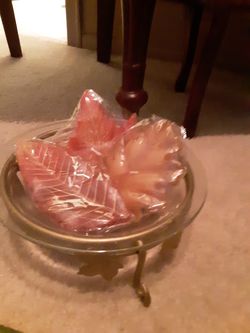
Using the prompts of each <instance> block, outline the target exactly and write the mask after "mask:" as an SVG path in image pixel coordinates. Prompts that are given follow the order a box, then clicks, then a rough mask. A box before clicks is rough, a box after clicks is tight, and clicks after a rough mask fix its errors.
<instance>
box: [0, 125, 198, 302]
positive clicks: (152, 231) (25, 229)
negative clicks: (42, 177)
mask: <svg viewBox="0 0 250 333" xmlns="http://www.w3.org/2000/svg"><path fill="white" fill-rule="evenodd" d="M53 133H54V132H52V131H50V132H47V133H44V134H42V135H39V137H40V138H42V139H44V138H47V137H49V136H51V135H53ZM17 171H18V165H17V162H16V158H15V154H12V155H11V156H10V157H9V158H8V160H7V161H6V162H5V164H4V167H3V169H2V172H1V177H0V190H1V194H2V199H3V201H4V203H5V206H6V208H7V214H6V218H4V219H3V221H2V222H3V223H4V224H5V225H6V226H7V228H8V229H10V230H11V231H14V232H15V233H17V234H18V235H19V236H21V237H23V238H25V239H26V240H29V241H31V242H33V243H36V244H39V245H43V246H46V247H49V248H54V249H56V250H59V251H62V252H66V253H70V254H77V255H78V254H84V255H87V256H88V255H91V256H92V257H93V256H95V257H96V256H98V257H99V258H101V259H102V258H104V257H105V258H115V257H117V256H130V255H134V254H137V265H136V268H135V272H134V275H133V283H132V285H133V288H134V289H135V292H136V294H137V295H138V297H139V299H140V300H141V302H142V304H143V305H144V306H146V307H148V306H149V305H150V303H151V297H150V293H149V290H148V288H147V287H146V285H145V284H144V283H143V282H142V274H143V269H144V266H145V261H146V255H147V250H149V249H152V248H154V247H155V246H157V245H160V244H163V243H164V246H165V244H166V247H170V248H173V244H174V248H175V247H176V246H177V244H178V242H179V240H180V235H181V233H182V231H183V229H184V228H185V227H186V226H187V225H188V224H189V223H191V222H192V220H193V219H194V218H195V216H196V215H197V214H198V212H199V211H200V209H201V208H202V206H203V203H204V200H203V199H202V200H200V203H199V206H198V207H197V209H196V210H195V213H192V214H193V215H192V214H191V215H192V216H191V217H190V216H189V217H188V218H187V215H188V214H189V210H190V207H191V205H192V200H193V195H194V189H195V185H196V184H195V177H194V176H195V171H193V170H192V165H189V164H188V166H187V174H186V176H185V188H186V190H185V192H186V193H185V197H184V199H183V201H182V202H181V204H180V205H179V206H178V207H177V208H176V210H175V211H174V212H173V213H171V215H170V216H167V217H163V218H162V220H159V221H157V223H151V221H148V222H150V223H148V224H145V225H144V223H142V222H140V223H138V225H140V227H139V228H137V226H135V227H134V226H133V227H132V229H131V230H130V231H129V232H127V233H124V232H123V233H120V234H119V232H118V234H111V235H104V236H102V237H89V236H79V235H77V236H76V235H74V234H69V233H66V232H63V231H61V230H55V229H53V228H51V227H50V226H45V225H44V224H41V222H40V221H39V219H37V218H36V216H35V215H29V214H27V212H26V211H25V209H23V207H22V206H21V205H20V203H19V201H20V197H21V196H26V194H25V191H24V189H23V187H22V185H21V183H20V181H19V179H18V177H17ZM26 198H27V199H28V197H27V196H26ZM119 268H121V266H119V265H118V266H117V269H116V271H118V269H119ZM78 273H79V274H84V275H86V274H85V273H86V272H85V270H84V269H82V267H80V269H79V272H78ZM92 273H93V272H92ZM95 274H100V275H102V276H103V274H102V272H101V271H100V272H95ZM95 274H91V275H95ZM113 275H115V274H113ZM113 275H112V276H111V277H113Z"/></svg>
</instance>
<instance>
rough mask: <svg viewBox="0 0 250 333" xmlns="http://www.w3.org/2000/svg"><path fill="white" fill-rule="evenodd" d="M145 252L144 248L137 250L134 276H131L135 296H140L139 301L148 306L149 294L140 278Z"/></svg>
mask: <svg viewBox="0 0 250 333" xmlns="http://www.w3.org/2000/svg"><path fill="white" fill-rule="evenodd" d="M146 254H147V252H146V251H145V250H141V249H140V250H139V251H138V252H137V256H138V261H137V266H136V270H135V273H134V278H133V288H134V289H135V292H136V294H137V296H138V297H139V298H140V301H141V302H142V304H143V305H144V306H145V307H148V306H149V305H150V303H151V296H150V293H149V290H148V288H147V287H146V285H145V284H144V283H143V282H142V281H141V279H142V273H143V268H144V264H145V260H146Z"/></svg>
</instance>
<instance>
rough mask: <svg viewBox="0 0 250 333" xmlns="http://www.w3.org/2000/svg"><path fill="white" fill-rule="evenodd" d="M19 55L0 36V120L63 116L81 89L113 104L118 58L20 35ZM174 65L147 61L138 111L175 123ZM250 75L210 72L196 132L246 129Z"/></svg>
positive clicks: (181, 103)
mask: <svg viewBox="0 0 250 333" xmlns="http://www.w3.org/2000/svg"><path fill="white" fill-rule="evenodd" d="M21 41H22V46H23V52H24V57H23V58H22V59H11V58H10V57H9V52H8V49H7V47H6V42H5V40H4V37H3V36H2V35H0V43H1V48H0V68H1V80H0V98H1V103H0V119H2V120H7V121H34V120H35V121H48V120H54V119H62V118H65V117H68V116H69V115H70V114H71V112H72V110H73V108H74V106H75V104H76V102H77V100H78V98H79V97H80V95H81V93H82V91H83V90H84V89H86V88H94V89H95V90H96V91H97V92H99V93H100V94H101V95H102V96H103V97H105V98H106V99H107V100H108V101H109V103H110V104H111V105H112V107H113V108H115V107H116V108H117V105H116V103H115V100H114V96H115V93H116V92H117V90H118V88H119V86H120V82H121V70H120V59H119V58H116V57H114V58H113V62H112V64H111V65H104V64H100V63H97V62H96V55H95V53H94V52H91V51H87V50H82V49H76V48H72V47H68V46H66V45H64V44H60V43H58V44H57V43H55V42H51V41H49V40H44V39H41V38H35V37H24V36H21ZM178 70H179V64H176V63H165V62H162V61H156V60H151V61H149V64H148V69H147V75H146V82H145V87H146V89H147V90H148V92H149V101H148V103H147V104H146V105H145V107H144V108H143V109H142V112H141V115H142V116H148V115H150V114H151V113H156V114H159V115H161V116H164V117H167V118H169V119H172V120H174V121H177V122H178V123H180V122H181V121H182V119H183V116H184V111H185V107H186V102H187V94H177V93H175V92H174V90H173V87H174V81H175V79H176V76H177V73H178ZM249 78H250V76H249V75H247V74H237V73H231V72H229V71H223V70H214V72H213V75H212V77H211V79H210V81H209V85H208V89H207V94H206V97H205V99H204V105H203V108H202V113H201V119H200V122H199V127H198V134H199V135H210V134H212V135H214V134H225V133H231V134H232V133H249V132H250V80H249Z"/></svg>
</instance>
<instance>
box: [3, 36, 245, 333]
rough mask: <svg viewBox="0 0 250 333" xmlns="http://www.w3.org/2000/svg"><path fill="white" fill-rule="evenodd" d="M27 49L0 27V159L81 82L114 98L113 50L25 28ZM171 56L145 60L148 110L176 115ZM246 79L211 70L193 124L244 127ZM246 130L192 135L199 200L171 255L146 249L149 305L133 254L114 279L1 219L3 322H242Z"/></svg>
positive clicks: (113, 328) (65, 109)
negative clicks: (28, 238)
mask: <svg viewBox="0 0 250 333" xmlns="http://www.w3.org/2000/svg"><path fill="white" fill-rule="evenodd" d="M21 41H22V46H23V51H24V57H23V58H22V59H20V60H15V59H11V58H10V57H9V54H8V49H7V47H6V43H5V41H4V38H3V36H0V42H1V47H0V69H1V80H0V99H1V102H0V119H1V120H2V121H1V122H0V138H1V144H2V145H1V153H2V154H1V158H0V159H1V162H3V156H4V151H5V150H6V145H5V143H6V142H7V141H8V139H9V138H11V137H12V136H14V135H16V134H17V133H18V132H20V131H22V130H23V129H27V128H29V126H31V125H30V124H24V123H19V124H18V123H11V122H12V121H22V122H34V121H51V120H53V119H62V118H65V117H67V116H69V115H70V114H71V112H72V110H73V108H74V106H75V104H76V101H77V100H78V98H79V96H80V94H81V92H82V90H83V89H85V88H94V89H96V90H97V91H98V92H99V93H100V94H102V95H103V96H104V97H105V98H107V99H108V100H109V102H110V103H111V104H112V105H113V107H117V105H116V104H115V101H114V94H115V92H116V91H117V89H118V87H119V85H120V79H121V71H120V59H119V58H113V62H112V64H111V65H110V66H106V65H103V64H98V63H96V60H95V54H94V53H93V52H90V51H86V50H80V49H75V48H70V47H67V46H65V45H63V44H56V43H53V42H51V41H46V40H42V39H39V38H34V37H21ZM178 68H179V65H178V64H173V63H164V62H160V61H150V62H149V66H148V70H147V75H146V82H145V86H146V88H147V90H148V91H149V95H150V98H149V102H148V104H147V105H146V106H145V107H144V108H143V113H142V114H143V115H145V116H147V115H149V114H150V113H152V112H154V113H157V114H160V115H163V116H165V117H168V118H170V119H172V120H175V121H177V122H181V120H182V118H183V114H184V110H185V105H186V101H187V95H186V94H176V93H174V91H173V84H174V80H175V78H176V75H177V72H178ZM249 106H250V100H249V79H248V76H247V75H245V74H237V73H230V72H228V71H223V70H218V69H217V70H215V71H214V72H213V75H212V77H211V80H210V83H209V86H208V89H207V94H206V98H205V100H204V106H203V109H202V114H201V119H200V122H199V129H198V134H200V135H216V134H232V133H238V134H243V133H250V130H249V129H250V112H249ZM249 145H250V135H246V136H244V135H238V136H213V137H211V136H210V137H199V138H197V139H194V140H192V146H193V149H194V151H195V153H196V154H197V156H199V158H200V159H201V161H202V162H203V164H204V165H205V168H206V171H207V178H208V189H209V192H208V198H207V203H206V205H205V207H204V209H203V211H202V212H201V214H200V216H199V217H198V218H197V219H196V221H195V222H194V224H193V225H192V226H191V227H190V228H189V229H188V230H187V231H186V232H185V234H184V236H183V238H182V242H181V244H180V246H179V248H178V250H177V252H176V253H175V256H174V257H172V256H171V255H166V254H161V255H158V256H153V254H151V260H150V262H149V265H148V267H147V271H146V274H145V281H146V283H147V284H148V286H149V287H150V290H151V294H152V305H151V307H150V308H149V309H145V308H143V307H142V306H141V304H140V303H139V302H138V300H137V299H136V297H135V296H134V293H133V290H132V289H131V287H130V286H129V283H130V277H131V273H132V267H133V264H134V261H133V258H132V259H131V260H130V262H129V263H128V266H126V268H125V269H124V270H122V271H121V272H120V274H119V275H118V276H117V277H116V278H115V279H114V281H113V282H112V283H108V282H106V281H104V280H102V279H101V278H87V277H83V276H78V275H76V272H77V269H78V267H79V264H80V262H81V261H80V259H79V258H75V259H73V258H71V257H68V256H62V255H61V254H57V253H54V252H51V251H48V250H44V249H42V248H39V247H37V246H35V245H32V244H30V243H27V242H24V241H22V240H21V239H18V238H17V237H15V236H14V235H11V234H9V232H8V231H7V230H5V228H3V227H2V226H0V244H1V251H0V324H3V325H7V326H11V327H13V328H16V329H19V330H22V331H23V332H24V333H59V332H60V333H71V332H72V333H85V332H86V333H96V332H99V331H101V332H103V333H106V332H107V333H118V332H124V333H130V332H132V333H133V332H145V333H151V332H152V333H161V332H162V333H166V332H167V333H190V332H193V333H200V332H204V333H248V332H250V284H249V271H250V242H249V234H250V224H249V213H250V206H249V197H250V187H249V182H250V178H249V175H250V174H249V167H250V151H249Z"/></svg>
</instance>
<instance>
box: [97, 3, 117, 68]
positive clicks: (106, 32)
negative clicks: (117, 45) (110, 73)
mask: <svg viewBox="0 0 250 333" xmlns="http://www.w3.org/2000/svg"><path fill="white" fill-rule="evenodd" d="M114 12H115V0H98V1H97V60H98V61H100V62H103V63H105V64H107V63H109V62H110V55H111V48H112V35H113V23H114Z"/></svg>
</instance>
